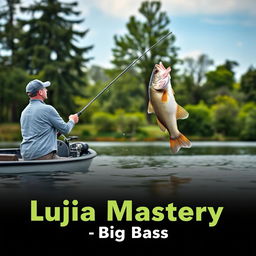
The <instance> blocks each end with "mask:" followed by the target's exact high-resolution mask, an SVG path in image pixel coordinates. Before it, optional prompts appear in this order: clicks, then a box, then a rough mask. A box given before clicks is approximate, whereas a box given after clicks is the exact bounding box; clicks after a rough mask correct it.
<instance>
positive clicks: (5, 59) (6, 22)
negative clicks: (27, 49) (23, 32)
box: [0, 0, 20, 65]
mask: <svg viewBox="0 0 256 256" xmlns="http://www.w3.org/2000/svg"><path fill="white" fill-rule="evenodd" d="M19 3H20V0H6V3H5V4H4V5H3V6H0V8H1V10H0V52H2V53H1V55H0V62H1V63H2V64H4V65H14V64H15V56H16V51H17V47H18V46H17V43H18V40H19V35H20V30H19V27H18V26H17V24H16V6H17V4H19ZM4 52H5V54H4Z"/></svg>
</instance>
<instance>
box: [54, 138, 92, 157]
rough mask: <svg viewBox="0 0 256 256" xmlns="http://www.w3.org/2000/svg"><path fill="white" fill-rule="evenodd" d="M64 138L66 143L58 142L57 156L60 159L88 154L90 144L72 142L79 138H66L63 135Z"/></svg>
mask: <svg viewBox="0 0 256 256" xmlns="http://www.w3.org/2000/svg"><path fill="white" fill-rule="evenodd" d="M61 136H62V137H63V138H64V141H62V140H57V148H58V149H57V154H58V156H60V157H69V156H71V157H80V156H82V155H84V154H87V152H88V148H89V146H88V144H86V143H84V142H72V143H70V141H71V140H74V139H78V136H70V137H68V138H67V137H66V136H64V135H63V134H62V135H61Z"/></svg>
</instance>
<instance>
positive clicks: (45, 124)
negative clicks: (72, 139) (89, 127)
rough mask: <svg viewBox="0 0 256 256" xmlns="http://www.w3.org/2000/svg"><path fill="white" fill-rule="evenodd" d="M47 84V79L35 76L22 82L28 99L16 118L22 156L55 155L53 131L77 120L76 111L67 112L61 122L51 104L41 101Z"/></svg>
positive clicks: (66, 128) (68, 127)
mask: <svg viewBox="0 0 256 256" xmlns="http://www.w3.org/2000/svg"><path fill="white" fill-rule="evenodd" d="M50 84H51V83H50V82H49V81H47V82H42V81H40V80H37V79H35V80H32V81H30V82H29V83H28V84H27V86H26V93H27V94H28V96H29V98H30V102H29V104H28V105H27V107H26V108H25V109H24V110H23V111H22V113H21V118H20V124H21V134H22V137H23V140H22V143H21V145H20V150H21V155H22V157H23V159H24V160H48V159H55V158H58V156H57V155H56V151H57V132H58V131H59V132H61V133H63V134H67V133H69V132H70V131H71V130H72V128H73V127H74V125H75V124H76V123H78V121H79V118H78V115H77V114H74V115H70V116H69V121H68V122H67V123H65V122H64V121H63V119H62V118H61V117H60V115H59V114H58V112H57V111H56V109H55V108H54V107H52V106H50V105H47V104H45V103H44V101H45V100H46V99H47V87H48V86H50Z"/></svg>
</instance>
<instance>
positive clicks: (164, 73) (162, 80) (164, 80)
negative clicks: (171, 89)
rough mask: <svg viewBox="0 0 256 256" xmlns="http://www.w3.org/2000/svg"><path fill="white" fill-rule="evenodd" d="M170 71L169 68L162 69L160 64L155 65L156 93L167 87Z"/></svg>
mask: <svg viewBox="0 0 256 256" xmlns="http://www.w3.org/2000/svg"><path fill="white" fill-rule="evenodd" d="M170 71H171V68H170V67H168V68H167V69H166V68H165V67H164V65H163V64H162V62H160V63H159V64H156V65H155V67H154V75H155V78H156V81H155V82H154V85H153V87H154V89H155V90H156V91H163V90H165V89H166V88H167V87H168V84H169V81H170Z"/></svg>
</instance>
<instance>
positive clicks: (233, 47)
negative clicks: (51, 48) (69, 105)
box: [22, 0, 256, 78]
mask: <svg viewBox="0 0 256 256" xmlns="http://www.w3.org/2000/svg"><path fill="white" fill-rule="evenodd" d="M31 1H32V0H23V1H22V2H23V5H26V4H28V3H30V2H31ZM62 1H65V2H70V0H62ZM71 1H72V0H71ZM76 1H77V2H78V6H77V8H76V10H79V11H81V15H80V17H83V18H84V19H85V21H84V22H83V23H82V24H80V25H79V27H78V28H77V29H82V30H84V29H89V32H88V34H87V35H86V37H85V38H84V39H82V40H81V41H80V42H79V44H80V45H81V46H89V45H94V48H93V49H92V50H91V51H90V53H89V54H88V55H89V57H93V60H91V61H90V63H89V64H88V66H90V65H100V66H103V67H111V58H112V48H113V47H114V39H113V37H114V35H124V34H125V33H127V30H126V24H127V23H128V21H129V17H130V16H131V15H135V16H136V17H140V18H141V16H140V14H139V12H138V9H139V7H140V5H141V2H142V0H76ZM161 3H162V8H161V10H162V11H164V12H166V13H167V15H168V16H169V18H170V20H171V23H170V25H169V29H170V31H172V32H173V33H174V35H175V36H176V46H178V47H180V50H179V52H178V54H179V57H180V58H184V57H194V58H196V57H198V56H199V55H200V54H207V55H208V56H209V57H210V58H211V59H213V60H214V66H213V67H212V68H214V67H215V66H216V65H220V64H223V63H224V62H225V60H227V59H228V60H234V61H237V62H238V63H239V67H237V68H236V69H235V71H236V72H237V77H238V78H239V77H240V76H241V74H243V73H245V72H246V71H247V70H248V68H249V66H251V65H253V66H254V67H256V1H255V0H242V1H241V0H162V1H161ZM170 65H171V64H170Z"/></svg>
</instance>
